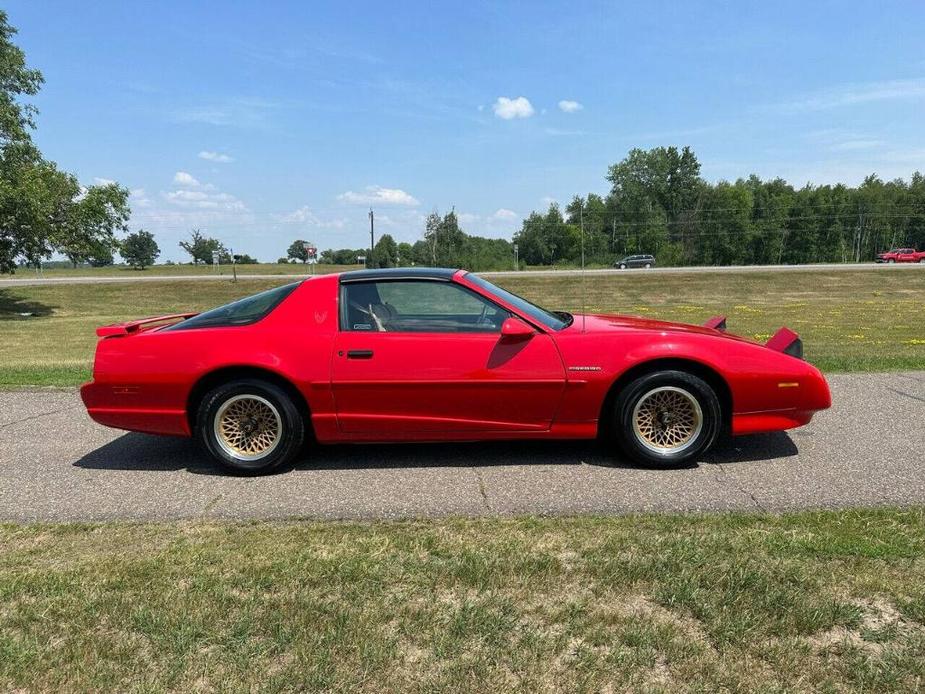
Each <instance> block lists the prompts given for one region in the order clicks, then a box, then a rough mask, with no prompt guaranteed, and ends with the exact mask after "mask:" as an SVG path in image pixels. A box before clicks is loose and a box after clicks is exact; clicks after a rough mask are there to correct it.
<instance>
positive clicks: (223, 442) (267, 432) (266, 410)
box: [214, 395, 283, 461]
mask: <svg viewBox="0 0 925 694" xmlns="http://www.w3.org/2000/svg"><path fill="white" fill-rule="evenodd" d="M214 431H215V440H216V441H217V442H218V445H219V446H221V448H222V450H223V451H225V453H227V454H228V455H229V456H231V457H232V458H235V459H237V460H247V461H252V460H260V459H261V458H265V457H266V456H268V455H270V453H272V452H273V451H274V450H275V449H276V447H277V446H278V445H279V442H280V440H281V439H282V434H283V423H282V419H281V418H280V416H279V411H278V410H277V409H276V407H275V406H274V405H273V403H271V402H270V401H269V400H267V399H265V398H262V397H260V396H259V395H236V396H234V397H233V398H229V399H228V400H226V401H225V402H224V403H223V404H222V406H221V407H220V408H219V409H218V412H216V413H215V422H214Z"/></svg>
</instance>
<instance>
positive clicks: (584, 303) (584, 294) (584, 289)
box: [578, 201, 588, 332]
mask: <svg viewBox="0 0 925 694" xmlns="http://www.w3.org/2000/svg"><path fill="white" fill-rule="evenodd" d="M584 209H585V204H584V201H582V203H581V207H579V208H578V224H579V227H580V229H581V332H585V323H586V318H585V317H586V316H587V315H588V285H587V283H586V282H585V213H584Z"/></svg>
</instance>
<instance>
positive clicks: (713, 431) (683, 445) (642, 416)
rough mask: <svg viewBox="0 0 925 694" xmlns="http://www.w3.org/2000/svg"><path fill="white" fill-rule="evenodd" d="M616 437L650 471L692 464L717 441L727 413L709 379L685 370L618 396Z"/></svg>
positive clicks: (644, 381)
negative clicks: (723, 415)
mask: <svg viewBox="0 0 925 694" xmlns="http://www.w3.org/2000/svg"><path fill="white" fill-rule="evenodd" d="M612 417H613V420H612V430H613V433H614V435H615V436H614V438H615V439H616V442H617V443H618V444H619V446H620V448H621V449H622V450H623V452H624V453H625V454H626V455H627V456H629V457H630V458H631V459H632V460H634V461H635V462H637V463H639V464H640V465H643V466H646V467H656V468H673V467H682V466H685V465H689V464H690V463H692V462H694V461H695V460H696V459H697V458H698V456H700V455H702V454H703V453H705V452H706V451H707V450H708V449H709V448H710V447H711V446H712V445H713V443H714V442H715V441H716V438H717V436H718V435H719V432H720V429H721V426H722V409H721V407H720V403H719V398H718V397H717V396H716V393H715V391H714V390H713V388H711V387H710V385H709V384H708V383H707V382H706V381H704V380H703V379H701V378H699V377H697V376H694V375H693V374H689V373H687V372H684V371H656V372H653V373H649V374H645V375H643V376H640V377H639V378H637V379H636V380H635V381H633V382H632V383H630V384H629V385H628V386H627V387H626V388H624V389H623V391H622V392H621V393H619V395H618V396H617V400H616V402H615V406H614V410H613V414H612Z"/></svg>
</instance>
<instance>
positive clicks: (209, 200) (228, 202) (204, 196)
mask: <svg viewBox="0 0 925 694" xmlns="http://www.w3.org/2000/svg"><path fill="white" fill-rule="evenodd" d="M164 199H165V200H166V201H167V202H169V203H171V204H172V205H176V206H177V207H184V208H187V209H197V210H219V211H222V212H245V211H247V207H246V206H245V205H244V203H243V202H241V201H240V200H238V199H237V198H236V197H234V196H233V195H229V194H228V193H216V192H206V191H204V190H171V191H168V192H166V193H164Z"/></svg>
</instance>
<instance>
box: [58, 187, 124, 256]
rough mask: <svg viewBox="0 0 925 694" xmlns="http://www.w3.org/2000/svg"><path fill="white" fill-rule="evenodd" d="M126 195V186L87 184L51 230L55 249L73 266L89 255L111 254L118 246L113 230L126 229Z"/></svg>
mask: <svg viewBox="0 0 925 694" xmlns="http://www.w3.org/2000/svg"><path fill="white" fill-rule="evenodd" d="M128 195H129V192H128V190H127V189H125V188H123V187H121V186H119V185H118V184H115V183H110V184H107V185H102V186H91V187H90V188H87V189H86V191H85V192H84V194H83V196H82V197H79V198H78V199H77V200H76V201H75V202H73V203H72V204H71V205H70V206H69V210H68V212H69V214H68V217H67V219H66V220H65V221H64V222H63V223H61V224H59V225H58V228H57V229H56V230H55V231H54V233H53V234H52V238H53V240H54V241H56V243H55V246H56V249H57V250H58V251H60V252H61V253H63V254H64V255H66V256H67V257H68V259H69V260H70V261H71V262H72V263H73V264H74V266H75V267H76V266H77V265H78V264H79V263H84V262H88V261H90V260H91V258H97V259H98V258H100V257H101V256H102V257H106V256H108V257H109V258H112V253H113V251H114V250H117V249H118V246H119V242H118V240H117V239H116V233H115V232H116V231H117V230H119V231H126V230H127V229H128V226H127V224H128V218H129V206H128Z"/></svg>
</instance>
